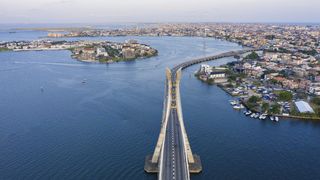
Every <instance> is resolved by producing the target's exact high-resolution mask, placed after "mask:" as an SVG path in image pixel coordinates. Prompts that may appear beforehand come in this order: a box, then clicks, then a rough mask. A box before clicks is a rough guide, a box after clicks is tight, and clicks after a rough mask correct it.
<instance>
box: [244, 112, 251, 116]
mask: <svg viewBox="0 0 320 180" xmlns="http://www.w3.org/2000/svg"><path fill="white" fill-rule="evenodd" d="M251 113H252V112H251V111H244V114H245V115H246V116H249V115H250V114H251Z"/></svg>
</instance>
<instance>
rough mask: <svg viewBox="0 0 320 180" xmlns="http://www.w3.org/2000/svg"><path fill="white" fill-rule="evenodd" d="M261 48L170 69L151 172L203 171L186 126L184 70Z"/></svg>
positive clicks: (174, 175) (148, 163)
mask: <svg viewBox="0 0 320 180" xmlns="http://www.w3.org/2000/svg"><path fill="white" fill-rule="evenodd" d="M258 50H260V49H245V50H239V51H230V52H226V53H221V54H218V55H214V56H208V57H203V58H198V59H193V60H190V61H187V62H184V63H181V64H178V65H177V66H175V67H174V68H172V69H171V70H170V69H168V68H167V69H166V85H165V88H166V91H165V98H164V103H163V115H162V121H161V130H160V134H159V138H158V141H157V145H156V147H155V150H154V153H153V155H149V156H147V157H146V160H145V166H144V169H145V171H146V172H148V173H158V179H159V180H169V179H170V180H189V179H190V173H200V172H201V171H202V165H201V160H200V157H199V156H198V155H196V154H193V153H192V151H191V147H190V143H189V139H188V136H187V133H186V129H185V127H184V122H183V115H182V107H181V98H180V79H181V71H182V70H183V69H185V68H187V67H189V66H192V65H194V64H199V63H203V62H207V61H212V60H215V59H220V58H225V57H232V56H238V55H241V54H244V53H248V52H253V51H258Z"/></svg>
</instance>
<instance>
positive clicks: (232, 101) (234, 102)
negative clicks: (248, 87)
mask: <svg viewBox="0 0 320 180" xmlns="http://www.w3.org/2000/svg"><path fill="white" fill-rule="evenodd" d="M229 102H230V104H231V105H232V106H234V105H237V104H238V103H237V101H235V100H230V101H229Z"/></svg>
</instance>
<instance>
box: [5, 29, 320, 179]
mask: <svg viewBox="0 0 320 180" xmlns="http://www.w3.org/2000/svg"><path fill="white" fill-rule="evenodd" d="M42 34H43V32H33V31H31V32H30V31H27V32H18V33H15V36H14V34H10V35H8V34H6V33H3V34H1V33H0V41H4V40H11V39H14V40H22V39H27V40H30V39H36V38H38V37H39V36H41V35H42ZM11 36H12V37H11ZM13 36H14V37H13ZM128 38H135V39H138V40H139V42H141V43H146V44H150V45H151V46H153V47H155V48H156V49H158V50H159V56H157V57H153V58H150V59H144V60H138V61H134V62H122V63H114V64H109V65H105V64H90V63H82V62H78V61H75V60H73V59H71V58H70V55H71V54H70V52H69V51H47V52H45V51H42V52H4V53H0V83H1V85H0V87H1V88H0V179H133V180H134V179H137V180H138V179H139V180H140V179H156V175H149V174H146V173H144V170H143V166H144V158H145V156H146V155H147V154H151V153H152V152H153V149H154V146H155V143H156V141H157V138H158V133H159V131H160V121H161V115H162V101H163V95H164V80H165V79H164V78H165V68H166V67H173V66H174V65H175V64H178V63H181V62H184V61H185V60H187V59H191V58H193V57H199V56H203V55H209V54H216V53H219V52H223V51H229V50H236V49H241V47H239V46H238V45H236V44H232V43H229V42H224V41H220V40H215V39H205V40H204V39H203V38H187V37H179V38H175V37H162V38H161V37H114V38H89V39H107V40H111V41H120V42H121V41H124V40H126V39H128ZM84 39H88V38H84ZM233 60H234V59H232V58H226V59H222V60H218V61H214V62H211V63H210V64H216V65H218V64H224V63H226V62H230V61H233ZM197 68H198V65H196V66H193V67H190V68H189V69H187V70H185V71H184V72H183V79H182V84H181V93H182V106H183V112H184V120H185V125H186V128H187V132H188V136H189V139H190V142H191V147H192V150H193V152H194V153H196V154H199V155H200V156H201V159H202V163H203V172H202V173H201V174H199V175H193V176H192V179H319V177H320V172H319V171H318V167H319V165H320V157H319V153H318V152H319V150H320V143H318V142H319V138H320V131H319V128H320V126H319V125H320V124H318V123H311V122H303V121H292V120H284V121H281V122H280V123H276V124H275V123H272V122H269V121H259V120H253V119H250V118H247V117H245V116H244V115H243V114H242V113H239V112H237V111H234V110H233V109H232V108H231V106H230V105H229V103H228V100H229V99H230V97H229V96H228V95H227V94H226V93H225V92H223V91H222V90H221V89H219V88H217V87H216V86H208V85H206V84H204V83H202V82H200V81H198V80H197V79H196V78H195V77H194V76H193V72H194V71H195V70H196V69H197ZM84 79H86V83H82V81H83V80H84ZM42 89H43V91H42Z"/></svg>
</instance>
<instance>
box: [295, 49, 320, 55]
mask: <svg viewBox="0 0 320 180" xmlns="http://www.w3.org/2000/svg"><path fill="white" fill-rule="evenodd" d="M299 52H301V53H303V54H307V55H311V56H315V55H317V54H318V51H317V50H315V49H312V50H301V51H299Z"/></svg>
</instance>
